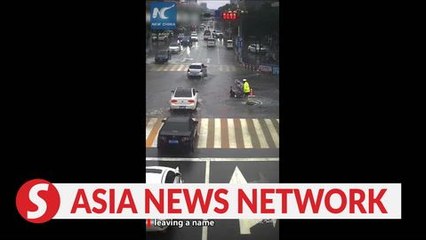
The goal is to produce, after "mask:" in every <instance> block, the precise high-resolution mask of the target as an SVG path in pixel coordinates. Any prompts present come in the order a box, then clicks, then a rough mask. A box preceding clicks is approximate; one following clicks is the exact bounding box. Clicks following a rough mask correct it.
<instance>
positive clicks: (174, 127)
mask: <svg viewBox="0 0 426 240" xmlns="http://www.w3.org/2000/svg"><path fill="white" fill-rule="evenodd" d="M162 130H163V131H188V130H189V125H188V122H167V123H166V124H164V125H163V128H162Z"/></svg>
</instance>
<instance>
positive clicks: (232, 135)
mask: <svg viewBox="0 0 426 240" xmlns="http://www.w3.org/2000/svg"><path fill="white" fill-rule="evenodd" d="M228 137H229V148H237V139H236V138H235V128H234V119H232V118H228Z"/></svg>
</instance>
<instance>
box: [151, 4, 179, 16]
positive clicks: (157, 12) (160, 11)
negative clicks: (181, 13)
mask: <svg viewBox="0 0 426 240" xmlns="http://www.w3.org/2000/svg"><path fill="white" fill-rule="evenodd" d="M174 6H175V5H172V6H170V7H165V8H161V9H158V8H154V10H152V18H157V17H158V16H160V18H161V19H168V17H166V15H165V14H166V11H167V10H169V9H170V8H173V7H174Z"/></svg>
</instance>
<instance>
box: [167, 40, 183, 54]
mask: <svg viewBox="0 0 426 240" xmlns="http://www.w3.org/2000/svg"><path fill="white" fill-rule="evenodd" d="M169 51H170V53H179V52H180V51H181V49H180V44H179V43H178V42H173V43H170V45H169Z"/></svg>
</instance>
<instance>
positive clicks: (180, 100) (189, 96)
mask: <svg viewBox="0 0 426 240" xmlns="http://www.w3.org/2000/svg"><path fill="white" fill-rule="evenodd" d="M197 105H198V91H197V90H195V88H182V87H177V88H176V89H175V90H172V96H171V97H170V110H176V109H189V110H196V109H197Z"/></svg>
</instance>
